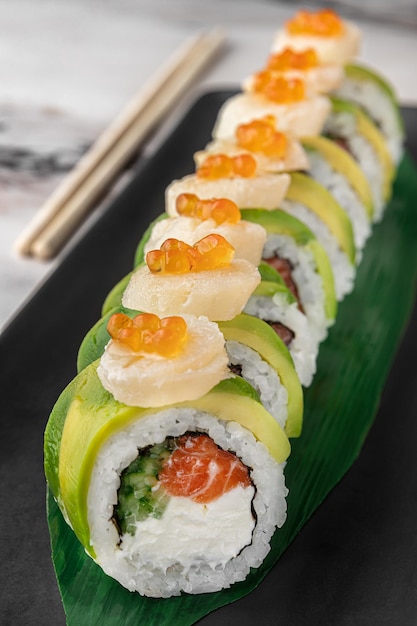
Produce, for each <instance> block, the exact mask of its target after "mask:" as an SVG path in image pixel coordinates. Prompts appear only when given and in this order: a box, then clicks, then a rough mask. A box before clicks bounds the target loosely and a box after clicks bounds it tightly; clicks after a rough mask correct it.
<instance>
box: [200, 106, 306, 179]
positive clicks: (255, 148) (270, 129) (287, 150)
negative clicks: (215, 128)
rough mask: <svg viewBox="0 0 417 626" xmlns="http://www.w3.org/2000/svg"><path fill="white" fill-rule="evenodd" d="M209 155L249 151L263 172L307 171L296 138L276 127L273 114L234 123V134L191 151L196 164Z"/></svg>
mask: <svg viewBox="0 0 417 626" xmlns="http://www.w3.org/2000/svg"><path fill="white" fill-rule="evenodd" d="M212 154H227V155H229V156H235V155H237V154H250V155H251V156H252V157H253V158H254V159H255V160H256V162H257V165H258V168H259V170H261V171H264V172H272V173H275V174H281V173H285V172H293V171H298V170H307V169H308V168H309V161H308V158H307V155H306V152H305V150H304V148H303V146H302V145H301V143H300V141H299V140H298V139H296V138H295V137H294V136H293V135H292V134H290V133H284V132H282V131H280V130H278V124H277V121H276V119H275V117H274V116H273V115H265V116H264V117H260V118H256V119H253V120H250V121H249V122H248V123H246V124H245V123H242V124H238V126H236V128H235V131H234V134H233V136H232V137H230V138H228V139H215V140H213V141H211V142H209V143H208V144H207V146H206V147H205V148H204V150H199V151H198V152H196V153H195V154H194V161H195V163H196V167H197V168H198V167H200V166H201V164H202V163H203V162H204V160H205V159H206V158H207V157H208V156H209V155H212Z"/></svg>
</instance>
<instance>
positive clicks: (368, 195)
mask: <svg viewBox="0 0 417 626" xmlns="http://www.w3.org/2000/svg"><path fill="white" fill-rule="evenodd" d="M301 143H302V145H303V147H304V148H305V150H306V152H307V154H308V152H309V151H315V152H319V153H320V154H321V155H322V157H323V158H324V159H325V160H326V161H328V162H329V163H330V165H331V167H332V168H333V169H334V170H336V172H339V174H342V175H343V176H344V177H345V178H346V179H347V181H348V183H349V185H350V186H351V187H352V188H353V189H354V190H355V191H356V193H357V195H358V196H359V199H360V201H361V202H362V204H363V205H364V207H365V209H366V213H367V215H368V218H369V221H372V216H373V213H374V206H373V200H372V192H371V188H370V186H369V183H368V180H367V178H366V176H365V174H364V173H363V171H362V170H361V168H360V167H359V165H358V164H357V162H356V161H355V159H354V158H353V157H352V156H351V155H350V154H349V152H347V151H346V150H344V149H343V148H342V147H340V146H338V145H337V143H336V142H334V141H332V140H331V139H329V138H328V137H323V136H322V135H317V136H314V137H303V138H302V141H301Z"/></svg>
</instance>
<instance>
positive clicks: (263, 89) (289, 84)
mask: <svg viewBox="0 0 417 626" xmlns="http://www.w3.org/2000/svg"><path fill="white" fill-rule="evenodd" d="M252 90H253V91H254V92H255V93H258V94H261V95H263V96H265V97H266V98H268V100H271V101H272V102H276V103H277V104H293V103H294V102H300V101H301V100H304V99H305V97H306V88H305V84H304V82H303V81H302V80H300V79H299V78H284V76H282V75H281V74H278V73H277V72H273V71H271V70H263V71H261V72H258V73H257V74H255V75H254V78H253V83H252Z"/></svg>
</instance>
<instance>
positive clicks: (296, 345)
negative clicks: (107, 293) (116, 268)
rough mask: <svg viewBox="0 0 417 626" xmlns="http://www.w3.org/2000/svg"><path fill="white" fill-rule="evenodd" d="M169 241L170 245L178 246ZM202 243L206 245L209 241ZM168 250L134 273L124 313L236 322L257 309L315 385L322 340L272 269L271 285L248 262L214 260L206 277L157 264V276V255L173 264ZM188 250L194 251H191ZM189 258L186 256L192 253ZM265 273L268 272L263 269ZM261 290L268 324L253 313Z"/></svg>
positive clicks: (304, 377) (224, 244) (224, 243)
mask: <svg viewBox="0 0 417 626" xmlns="http://www.w3.org/2000/svg"><path fill="white" fill-rule="evenodd" d="M212 237H217V238H218V239H220V240H221V246H222V248H223V249H224V250H226V251H227V252H228V253H230V249H231V250H233V248H231V246H230V244H229V243H228V242H227V241H226V240H224V239H223V238H222V237H221V236H220V235H209V236H208V237H206V238H205V239H208V238H212ZM167 241H168V243H169V244H170V242H172V241H174V242H176V240H167ZM201 241H203V242H204V239H203V240H201ZM170 245H171V244H170ZM178 245H179V246H181V247H182V246H186V245H187V244H184V243H183V242H180V243H179V244H178V242H176V243H175V244H174V249H178ZM195 245H197V244H195ZM198 245H201V244H198ZM204 245H205V244H204ZM166 248H167V246H166V243H164V244H163V245H162V247H161V249H160V250H156V251H150V252H148V254H147V257H146V265H143V266H139V267H138V268H137V269H136V270H134V272H133V273H132V275H131V277H130V280H129V282H128V285H127V287H126V289H125V291H124V292H123V294H122V299H121V303H122V305H123V306H124V307H126V308H129V309H136V310H138V311H145V312H148V313H154V314H156V315H159V316H165V315H182V314H184V313H188V314H192V315H197V316H198V315H206V316H207V317H208V318H209V319H210V320H213V321H216V322H224V321H228V320H232V319H233V318H235V317H236V316H237V315H239V314H240V313H242V312H248V313H250V314H252V309H254V310H255V313H253V314H254V315H255V317H259V318H260V319H266V320H267V321H268V322H269V321H272V322H273V324H274V328H275V330H276V331H279V332H278V334H279V336H280V337H281V339H282V340H283V341H284V343H285V345H286V346H287V347H288V349H289V351H290V353H291V357H292V358H293V361H294V366H295V369H296V371H297V374H298V376H299V377H300V381H301V383H302V384H303V385H306V386H307V385H309V384H311V381H312V377H313V374H314V372H315V367H316V358H317V353H318V338H317V336H316V335H315V333H313V332H311V331H310V329H309V325H308V321H307V318H306V316H305V315H304V313H302V312H301V311H300V310H299V308H298V303H297V301H296V299H295V297H294V296H293V294H292V293H291V291H290V290H289V289H288V288H287V286H286V285H285V283H284V281H283V280H282V278H281V277H280V276H279V274H278V273H277V272H276V271H275V270H274V269H273V268H269V272H268V280H265V277H264V279H263V280H261V278H262V276H261V273H260V271H259V269H258V268H256V267H255V266H254V265H252V264H251V263H249V262H248V261H245V260H244V259H236V260H234V259H233V260H232V261H230V258H231V257H230V258H229V261H228V262H226V263H225V264H224V265H223V266H222V267H221V266H217V265H216V263H217V259H216V258H215V257H214V256H213V258H214V260H215V262H216V263H214V264H213V265H211V266H210V267H206V268H205V269H203V270H202V271H199V270H197V269H196V268H191V267H190V268H189V271H183V270H178V266H177V265H176V264H175V265H174V266H173V268H172V269H169V268H168V271H160V266H159V264H158V265H157V266H156V270H155V268H154V266H153V262H152V258H153V255H154V254H155V253H156V254H157V255H158V258H160V255H161V254H162V256H163V258H164V259H165V258H168V255H169V254H170V251H169V249H166ZM187 248H191V249H194V247H191V246H187ZM184 254H187V249H185V252H184ZM210 254H211V253H210ZM216 254H217V253H216ZM231 254H233V252H232V253H231ZM260 269H262V271H263V272H264V271H265V268H264V267H263V266H262V267H261V266H260ZM271 275H272V278H271ZM258 289H260V290H261V295H262V296H263V295H264V293H265V290H266V301H267V303H268V307H267V310H268V315H269V316H268V317H266V318H264V317H262V314H263V312H264V311H263V309H262V310H258V309H257V308H256V307H255V308H254V307H253V301H254V300H253V299H254V298H256V299H258V297H259V296H260V294H259V293H258ZM261 301H263V298H261ZM247 307H250V309H247ZM271 316H272V317H271ZM280 333H281V334H280Z"/></svg>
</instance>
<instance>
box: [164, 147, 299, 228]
mask: <svg viewBox="0 0 417 626" xmlns="http://www.w3.org/2000/svg"><path fill="white" fill-rule="evenodd" d="M235 163H245V169H243V168H242V169H241V168H240V167H238V168H236V169H235V167H234V164H235ZM289 184H290V177H289V175H288V174H286V173H282V174H271V173H269V172H263V171H259V170H258V165H257V162H256V159H255V158H254V157H253V156H252V155H250V154H246V153H244V154H238V155H236V156H228V155H225V154H213V155H208V156H207V158H206V159H205V160H204V161H203V162H202V163H201V164H200V166H199V167H198V169H197V171H196V173H195V174H190V175H188V176H184V177H183V178H181V179H179V180H174V181H172V183H171V184H170V185H168V187H167V189H166V192H165V210H166V212H167V213H168V215H169V216H171V217H173V216H175V215H178V212H177V198H178V196H179V195H180V194H194V195H196V196H197V197H198V198H200V199H202V200H209V199H211V198H227V199H229V200H232V202H234V203H235V204H236V205H237V206H238V207H239V209H243V208H249V207H253V206H263V207H265V208H274V207H276V206H277V202H279V201H280V199H281V198H283V197H284V196H285V193H286V191H287V189H288V186H289Z"/></svg>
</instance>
